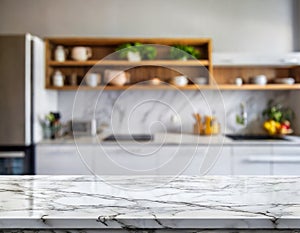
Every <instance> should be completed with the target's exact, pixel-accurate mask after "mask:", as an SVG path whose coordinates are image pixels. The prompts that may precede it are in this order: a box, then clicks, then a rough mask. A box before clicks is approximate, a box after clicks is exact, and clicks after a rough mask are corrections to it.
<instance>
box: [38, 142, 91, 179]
mask: <svg viewBox="0 0 300 233" xmlns="http://www.w3.org/2000/svg"><path fill="white" fill-rule="evenodd" d="M85 150H86V153H85V156H84V157H82V156H81V155H80V154H79V153H78V150H77V148H76V146H74V145H70V146H68V145H38V146H37V147H36V157H35V173H36V174H37V175H89V174H91V171H90V170H91V167H92V165H93V158H92V153H90V155H88V154H89V150H91V148H90V147H86V148H85Z"/></svg>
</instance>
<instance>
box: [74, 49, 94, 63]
mask: <svg viewBox="0 0 300 233" xmlns="http://www.w3.org/2000/svg"><path fill="white" fill-rule="evenodd" d="M71 57H72V59H74V60H76V61H86V60H87V59H89V58H90V57H92V49H91V48H90V47H83V46H77V47H74V48H73V49H72V53H71Z"/></svg>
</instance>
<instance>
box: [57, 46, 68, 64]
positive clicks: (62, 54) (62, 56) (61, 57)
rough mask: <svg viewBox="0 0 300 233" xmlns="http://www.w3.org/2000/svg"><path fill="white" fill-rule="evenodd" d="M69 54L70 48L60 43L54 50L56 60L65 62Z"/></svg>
mask: <svg viewBox="0 0 300 233" xmlns="http://www.w3.org/2000/svg"><path fill="white" fill-rule="evenodd" d="M67 54H68V50H67V49H65V48H64V47H63V46H62V45H58V46H57V47H56V49H55V51H54V59H55V61H59V62H64V61H65V60H66V56H67Z"/></svg>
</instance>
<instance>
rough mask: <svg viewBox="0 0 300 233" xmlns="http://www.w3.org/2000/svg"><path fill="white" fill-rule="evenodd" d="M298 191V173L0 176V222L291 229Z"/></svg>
mask: <svg viewBox="0 0 300 233" xmlns="http://www.w3.org/2000/svg"><path fill="white" fill-rule="evenodd" d="M153 186H155V188H153ZM299 194H300V177H274V176H273V177H247V176H244V177H225V176H223V177H222V176H219V177H217V176H216V177H209V176H202V177H189V176H181V177H165V176H156V177H155V176H144V177H143V176H140V177H135V176H129V177H126V176H114V177H94V176H22V177H21V176H1V177H0V228H21V229H24V228H27V229H34V228H38V229H52V228H56V229H84V228H89V229H95V228H96V229H99V230H100V229H102V230H105V229H115V230H117V229H122V230H123V231H124V232H133V230H135V229H137V228H138V229H165V230H171V229H297V228H300V195H299ZM145 232H154V231H145ZM182 232H183V231H182Z"/></svg>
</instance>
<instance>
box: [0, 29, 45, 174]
mask: <svg viewBox="0 0 300 233" xmlns="http://www.w3.org/2000/svg"><path fill="white" fill-rule="evenodd" d="M34 46H35V42H34V40H33V37H32V36H31V35H29V34H24V35H14V36H0V174H2V175H3V174H9V175H10V174H18V175H19V174H34V151H35V146H34V138H33V131H34V130H33V118H34V117H33V116H34V109H33V105H34V103H33V96H34V90H33V89H34V85H33V79H34V69H35V67H34V66H35V64H34V62H33V61H34V54H35V52H34V51H35V49H34ZM40 78H43V77H40Z"/></svg>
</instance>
